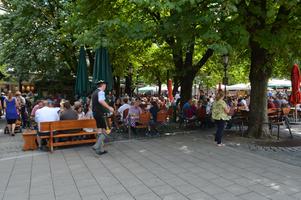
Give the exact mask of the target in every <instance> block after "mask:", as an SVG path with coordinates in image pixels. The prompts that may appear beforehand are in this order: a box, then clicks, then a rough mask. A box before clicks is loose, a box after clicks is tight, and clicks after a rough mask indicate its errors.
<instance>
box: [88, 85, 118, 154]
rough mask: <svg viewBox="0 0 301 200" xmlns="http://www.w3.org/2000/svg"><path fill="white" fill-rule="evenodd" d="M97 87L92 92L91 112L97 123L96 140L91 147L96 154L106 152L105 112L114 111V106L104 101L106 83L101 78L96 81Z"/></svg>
mask: <svg viewBox="0 0 301 200" xmlns="http://www.w3.org/2000/svg"><path fill="white" fill-rule="evenodd" d="M96 84H97V89H96V90H95V91H94V92H93V94H92V112H93V117H94V119H95V120H96V125H97V133H98V134H97V135H98V137H97V141H96V143H95V144H94V146H93V147H92V148H93V149H94V150H95V152H96V153H97V154H98V155H102V154H105V153H107V151H105V150H104V139H105V137H106V128H107V123H106V120H105V117H104V115H105V113H108V112H114V108H113V107H111V106H109V105H108V104H107V103H106V101H105V100H106V97H105V90H106V87H107V83H106V82H105V81H103V80H100V81H98V82H97V83H96Z"/></svg>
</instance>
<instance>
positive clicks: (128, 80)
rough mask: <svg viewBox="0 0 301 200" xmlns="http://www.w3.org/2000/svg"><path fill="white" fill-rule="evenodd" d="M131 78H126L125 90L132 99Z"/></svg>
mask: <svg viewBox="0 0 301 200" xmlns="http://www.w3.org/2000/svg"><path fill="white" fill-rule="evenodd" d="M131 87H132V86H131V77H130V76H126V77H125V88H124V92H125V93H126V94H127V95H129V96H130V97H131V92H132V90H131Z"/></svg>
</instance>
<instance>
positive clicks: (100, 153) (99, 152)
mask: <svg viewBox="0 0 301 200" xmlns="http://www.w3.org/2000/svg"><path fill="white" fill-rule="evenodd" d="M106 153H108V152H107V151H98V152H96V154H97V155H103V154H106Z"/></svg>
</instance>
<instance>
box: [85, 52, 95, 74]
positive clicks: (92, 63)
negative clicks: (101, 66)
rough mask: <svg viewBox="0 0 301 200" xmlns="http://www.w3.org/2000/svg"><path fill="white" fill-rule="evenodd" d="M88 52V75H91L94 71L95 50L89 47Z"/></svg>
mask: <svg viewBox="0 0 301 200" xmlns="http://www.w3.org/2000/svg"><path fill="white" fill-rule="evenodd" d="M86 52H87V54H88V58H89V63H90V65H89V66H88V75H89V74H92V73H93V67H94V57H95V52H94V51H92V50H91V49H89V48H87V49H86Z"/></svg>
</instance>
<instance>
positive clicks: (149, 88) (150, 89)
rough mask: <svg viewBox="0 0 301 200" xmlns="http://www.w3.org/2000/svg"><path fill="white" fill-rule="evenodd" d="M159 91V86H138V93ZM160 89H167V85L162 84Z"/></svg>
mask: <svg viewBox="0 0 301 200" xmlns="http://www.w3.org/2000/svg"><path fill="white" fill-rule="evenodd" d="M158 91H159V87H158V86H150V85H148V86H145V87H142V88H138V92H139V93H147V92H150V93H157V92H158ZM161 91H167V86H166V85H162V86H161Z"/></svg>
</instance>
